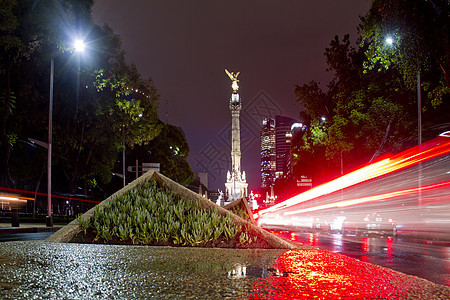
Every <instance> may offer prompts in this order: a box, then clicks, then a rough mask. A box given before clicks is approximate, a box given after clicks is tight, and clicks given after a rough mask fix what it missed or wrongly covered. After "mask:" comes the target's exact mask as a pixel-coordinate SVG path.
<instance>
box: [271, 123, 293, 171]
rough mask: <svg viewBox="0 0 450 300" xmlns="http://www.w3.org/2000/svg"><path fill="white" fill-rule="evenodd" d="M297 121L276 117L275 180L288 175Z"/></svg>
mask: <svg viewBox="0 0 450 300" xmlns="http://www.w3.org/2000/svg"><path fill="white" fill-rule="evenodd" d="M296 122H297V121H296V120H295V119H292V118H289V117H285V116H276V117H275V156H276V158H275V178H278V177H282V176H284V175H287V174H286V173H287V172H289V162H290V160H291V140H292V131H291V128H292V125H293V124H295V123H296Z"/></svg>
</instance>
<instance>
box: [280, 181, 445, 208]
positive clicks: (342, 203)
mask: <svg viewBox="0 0 450 300" xmlns="http://www.w3.org/2000/svg"><path fill="white" fill-rule="evenodd" d="M441 188H442V189H444V188H450V181H446V182H441V183H437V184H432V185H428V186H423V187H421V188H420V189H419V188H412V189H406V190H401V191H395V192H390V193H385V194H380V195H374V196H369V197H363V198H357V199H351V200H344V201H338V202H334V203H328V204H323V205H318V206H314V207H310V208H304V209H299V210H294V211H289V212H285V213H284V214H285V215H294V214H299V213H305V212H310V211H317V210H322V209H328V208H339V207H347V206H353V205H358V204H362V203H369V202H376V201H385V200H390V199H392V198H396V197H405V196H412V195H416V194H418V192H419V190H420V191H421V192H422V193H424V192H426V191H429V190H435V189H441ZM446 198H447V197H446ZM424 200H426V197H424Z"/></svg>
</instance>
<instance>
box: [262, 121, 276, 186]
mask: <svg viewBox="0 0 450 300" xmlns="http://www.w3.org/2000/svg"><path fill="white" fill-rule="evenodd" d="M275 158H276V154H275V120H274V119H272V118H265V119H264V120H263V127H262V129H261V188H262V189H263V191H267V190H270V187H271V186H273V184H274V183H275V170H276V169H275Z"/></svg>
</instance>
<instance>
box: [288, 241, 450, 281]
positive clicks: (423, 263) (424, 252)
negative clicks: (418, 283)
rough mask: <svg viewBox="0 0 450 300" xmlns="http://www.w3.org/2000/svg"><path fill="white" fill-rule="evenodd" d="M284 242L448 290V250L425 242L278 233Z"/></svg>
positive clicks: (449, 248)
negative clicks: (306, 246)
mask: <svg viewBox="0 0 450 300" xmlns="http://www.w3.org/2000/svg"><path fill="white" fill-rule="evenodd" d="M281 235H283V236H284V237H286V238H289V239H291V240H295V241H298V242H301V243H304V244H307V245H311V246H314V247H317V248H319V249H321V250H328V251H332V252H336V253H341V254H344V255H346V256H348V257H352V258H356V259H359V260H361V261H365V262H368V263H371V264H376V265H379V266H382V267H386V268H390V269H393V270H396V271H400V272H402V273H405V274H409V275H414V276H418V277H421V278H424V279H427V280H430V281H432V282H434V283H438V284H442V285H446V286H450V246H449V245H448V243H439V242H432V241H425V240H406V239H402V238H392V237H389V238H381V237H354V236H353V237H351V236H350V237H349V236H347V237H343V236H342V235H341V234H331V235H328V234H323V233H320V234H319V233H315V234H313V233H299V232H291V233H286V232H285V233H282V234H281Z"/></svg>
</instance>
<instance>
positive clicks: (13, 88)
mask: <svg viewBox="0 0 450 300" xmlns="http://www.w3.org/2000/svg"><path fill="white" fill-rule="evenodd" d="M92 5H93V1H92V0H83V1H76V0H61V1H50V0H49V1H31V0H29V1H26V0H25V1H16V0H5V1H2V2H1V3H0V15H1V21H0V101H1V107H0V112H1V128H0V183H2V184H5V185H8V186H12V185H14V183H13V181H12V179H11V177H10V174H9V157H10V152H11V148H12V147H13V146H14V144H15V143H16V141H17V140H18V138H19V133H18V132H17V130H16V129H17V128H14V127H15V124H16V123H17V120H14V119H12V118H13V116H18V117H19V118H20V117H21V116H20V114H16V115H15V112H16V110H17V109H18V105H17V104H18V103H19V102H20V101H23V99H20V98H19V97H22V96H23V95H28V96H30V95H31V96H34V97H36V92H37V91H36V90H35V91H34V93H30V87H29V86H27V84H26V83H28V85H32V84H33V83H34V81H29V82H26V81H24V80H23V79H22V77H27V76H29V75H30V73H33V72H34V71H36V67H37V66H36V65H33V62H34V63H35V62H37V61H38V60H36V58H37V57H38V56H40V55H41V54H42V53H43V49H44V50H48V49H46V45H48V44H49V43H54V44H57V45H58V47H59V48H60V49H67V45H68V43H67V42H66V41H67V39H64V38H62V37H63V36H64V35H65V32H76V31H77V29H79V28H78V26H77V24H78V21H80V20H81V19H86V18H88V16H87V15H89V16H90V8H91V7H92ZM56 41H58V43H56ZM48 61H49V60H48ZM19 70H20V71H21V72H19ZM47 78H48V77H47ZM34 79H36V82H41V81H42V80H40V78H39V77H37V76H35V77H34ZM30 82H31V84H30ZM24 87H25V89H22V88H24ZM22 118H23V117H22Z"/></svg>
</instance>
